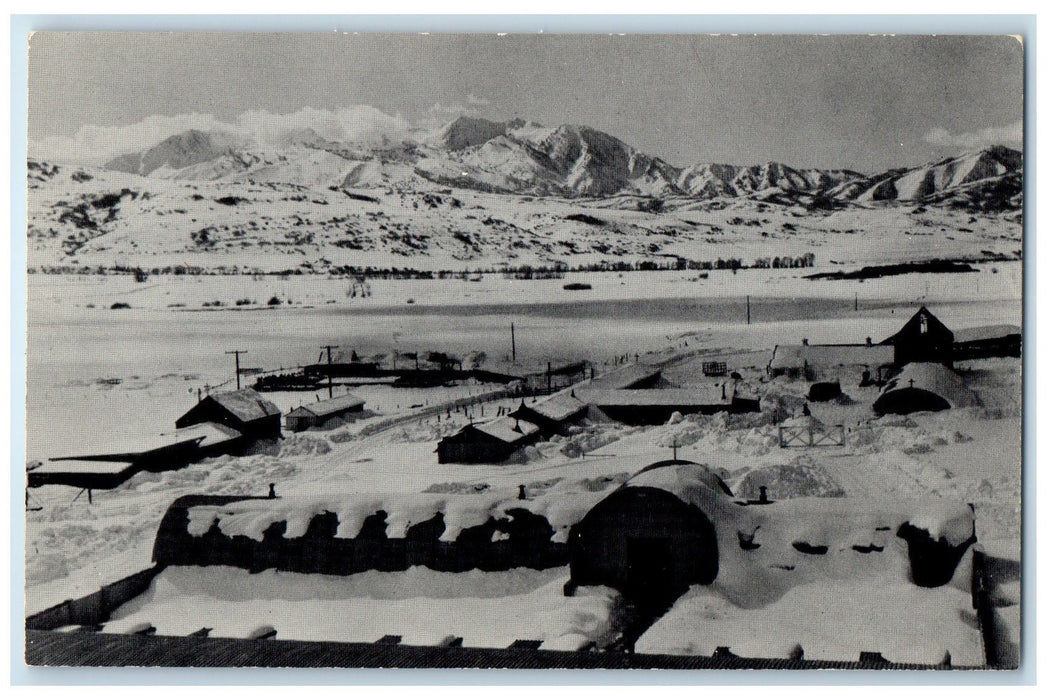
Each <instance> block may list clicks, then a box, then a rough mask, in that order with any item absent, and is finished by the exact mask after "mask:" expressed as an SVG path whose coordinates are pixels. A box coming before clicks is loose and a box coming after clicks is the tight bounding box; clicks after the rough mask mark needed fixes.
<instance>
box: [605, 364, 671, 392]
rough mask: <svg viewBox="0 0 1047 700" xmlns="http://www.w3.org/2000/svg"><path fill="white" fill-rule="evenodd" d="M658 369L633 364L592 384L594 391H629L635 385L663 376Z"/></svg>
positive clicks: (609, 373)
mask: <svg viewBox="0 0 1047 700" xmlns="http://www.w3.org/2000/svg"><path fill="white" fill-rule="evenodd" d="M661 372H662V371H661V370H660V369H658V368H657V367H649V366H647V365H639V364H632V365H626V366H624V367H621V368H619V369H616V370H614V371H612V372H608V373H607V374H605V375H603V376H600V377H596V378H595V379H593V380H592V382H590V386H592V387H593V388H594V389H627V388H629V387H630V386H632V385H634V384H639V383H640V382H643V381H647V380H653V379H654V378H656V377H657V376H658V375H660V374H661Z"/></svg>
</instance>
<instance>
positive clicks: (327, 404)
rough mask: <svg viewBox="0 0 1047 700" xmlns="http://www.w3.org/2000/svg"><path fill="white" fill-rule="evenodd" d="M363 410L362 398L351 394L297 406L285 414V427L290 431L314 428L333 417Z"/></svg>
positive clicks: (342, 416)
mask: <svg viewBox="0 0 1047 700" xmlns="http://www.w3.org/2000/svg"><path fill="white" fill-rule="evenodd" d="M363 410H364V400H363V399H361V398H360V397H359V396H354V395H353V394H346V395H345V396H338V397H336V398H333V399H327V400H325V401H317V402H316V403H311V404H306V405H305V406H299V407H298V408H296V409H294V410H293V411H291V412H290V413H288V414H287V429H288V430H290V431H292V432H296V433H297V432H299V431H302V430H308V429H309V428H316V427H319V426H321V425H323V424H324V423H326V422H327V421H329V420H331V419H334V418H345V417H346V416H351V415H352V414H354V413H360V412H362V411H363Z"/></svg>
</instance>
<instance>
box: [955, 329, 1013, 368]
mask: <svg viewBox="0 0 1047 700" xmlns="http://www.w3.org/2000/svg"><path fill="white" fill-rule="evenodd" d="M1021 356H1022V329H1021V328H1019V327H1018V326H1012V325H1009V324H1003V325H997V326H980V327H978V328H963V329H960V330H958V331H956V332H955V333H954V334H953V359H954V360H973V359H977V358H980V357H1021Z"/></svg>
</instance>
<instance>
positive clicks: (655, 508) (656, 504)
mask: <svg viewBox="0 0 1047 700" xmlns="http://www.w3.org/2000/svg"><path fill="white" fill-rule="evenodd" d="M680 465H693V467H694V469H693V474H694V475H695V477H696V479H697V481H696V483H695V487H699V486H701V487H705V488H708V489H710V490H711V491H713V492H717V493H719V494H721V495H722V496H724V497H726V498H730V497H731V495H732V494H731V490H730V489H729V488H727V485H726V484H724V483H723V481H722V480H721V479H719V478H718V477H716V476H715V475H714V474H712V472H709V471H708V470H706V469H704V468H703V467H700V466H699V465H697V464H694V463H693V462H688V461H683V460H667V461H664V462H657V463H655V464H652V465H650V466H649V467H646V468H645V469H643V470H641V471H640V472H639V473H637V474H636V475H635V476H633V477H632V478H631V479H629V481H627V482H626V483H625V484H623V485H622V487H621V488H619V489H617V490H616V491H615V492H614V493H612V494H611V495H610V496H608V497H607V498H605V499H604V500H603V501H601V502H600V503H598V504H597V505H596V506H595V507H594V508H593V509H592V510H590V511H589V512H588V513H587V514H586V516H585V517H584V518H582V520H581V522H579V523H578V524H577V525H575V526H574V527H573V528H571V535H570V538H569V539H568V543H567V546H568V551H569V552H570V558H571V582H570V584H569V586H586V585H607V586H611V587H612V588H617V589H618V590H620V591H622V592H624V593H626V594H627V595H630V596H632V597H633V598H636V599H644V600H652V601H657V600H666V601H668V600H673V599H674V598H676V597H677V596H679V595H680V594H681V593H683V592H684V591H685V590H687V588H688V587H689V586H691V585H692V584H696V583H700V584H709V583H712V581H713V580H714V579H715V578H716V574H717V571H718V569H719V553H718V547H717V542H716V529H715V527H714V526H713V523H712V521H711V520H710V518H709V515H708V514H706V513H705V512H703V510H702V509H701V508H699V507H698V506H697V505H695V503H693V502H691V500H690V499H685V498H681V496H680V495H679V494H675V493H673V492H672V491H671V490H667V489H666V488H665V487H664V484H659V483H658V481H657V479H655V481H652V479H651V472H653V471H655V470H661V469H663V468H665V467H672V466H680ZM662 475H664V473H663V472H659V473H658V474H657V475H655V476H662Z"/></svg>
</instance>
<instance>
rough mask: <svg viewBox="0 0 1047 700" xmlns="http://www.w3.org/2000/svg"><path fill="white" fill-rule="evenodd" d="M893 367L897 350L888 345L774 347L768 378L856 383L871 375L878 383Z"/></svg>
mask: <svg viewBox="0 0 1047 700" xmlns="http://www.w3.org/2000/svg"><path fill="white" fill-rule="evenodd" d="M893 364H894V350H893V349H892V348H890V347H889V346H885V345H872V344H865V345H808V344H806V343H804V344H802V345H775V346H774V352H773V353H772V355H771V360H770V362H768V363H767V376H769V377H771V378H772V379H773V378H774V377H782V376H785V377H788V378H790V379H805V380H807V381H819V380H835V381H840V380H844V381H846V380H847V379H851V378H853V379H854V380H856V381H857V380H859V379H861V378H863V377H864V376H865V373H866V372H868V373H869V374H868V378H869V380H870V381H871V380H873V379H876V380H879V379H880V378H881V377H882V376H883V375H884V374H885V373H886V371H887V370H888V369H889V368H890V367H891V365H893Z"/></svg>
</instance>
